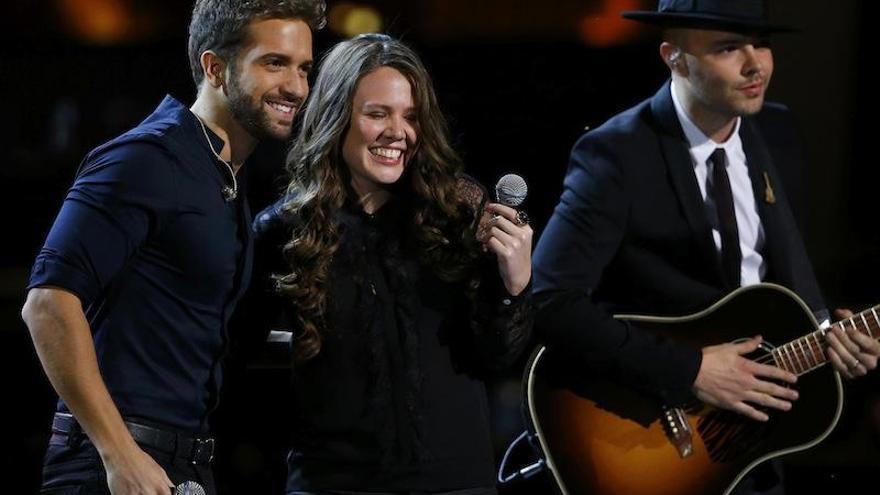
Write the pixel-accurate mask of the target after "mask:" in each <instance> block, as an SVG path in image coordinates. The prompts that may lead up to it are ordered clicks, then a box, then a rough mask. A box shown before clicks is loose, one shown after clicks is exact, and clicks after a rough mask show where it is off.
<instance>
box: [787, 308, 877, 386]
mask: <svg viewBox="0 0 880 495" xmlns="http://www.w3.org/2000/svg"><path fill="white" fill-rule="evenodd" d="M878 313H880V305H877V306H874V307H872V308H869V309H866V310H864V311H862V312H861V313H859V314H857V315H853V316H852V317H851V318H847V319H845V320H840V321H838V322H837V323H834V324H833V325H831V327H838V328H840V329H842V330H843V331H845V332H859V333H861V334H864V335H867V336H868V337H871V338H872V339H877V338H880V316H878ZM830 330H831V328H823V329H819V330H816V331H815V332H813V333H809V334H807V335H804V336H803V337H801V338H798V339H795V340H792V341H791V342H788V343H787V344H785V345H781V346H779V347H777V348H775V349H773V352H772V353H771V355H772V356H773V360H774V361H775V364H776V366H778V367H780V368H782V369H784V370H788V371H790V372H792V373H794V374H796V375H803V374H804V373H807V372H810V371H812V370H814V369H816V368H819V367H821V366H822V365H824V364H825V363H827V362H828V354H827V353H826V352H825V348H826V347H827V345H826V343H825V334H826V333H828V332H829V331H830Z"/></svg>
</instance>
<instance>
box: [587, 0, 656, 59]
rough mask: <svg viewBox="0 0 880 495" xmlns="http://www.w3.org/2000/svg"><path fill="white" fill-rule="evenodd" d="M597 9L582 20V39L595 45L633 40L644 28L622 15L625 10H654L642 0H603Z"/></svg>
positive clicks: (612, 44) (611, 44)
mask: <svg viewBox="0 0 880 495" xmlns="http://www.w3.org/2000/svg"><path fill="white" fill-rule="evenodd" d="M599 3H600V4H601V6H600V7H598V8H597V9H596V10H595V11H593V12H591V13H590V14H587V15H586V16H584V18H583V19H582V20H581V22H580V26H579V31H580V37H581V40H583V41H584V42H585V43H586V44H588V45H591V46H595V47H600V48H601V47H608V46H614V45H621V44H624V43H627V42H629V41H632V40H633V39H635V38H636V36H638V34H639V32H640V31H641V30H642V29H643V28H642V26H641V25H640V24H639V23H637V22H633V21H629V20H626V19H624V18H622V17H620V13H621V12H623V11H624V10H653V7H646V5H645V4H646V3H648V2H644V1H641V0H602V1H601V2H599Z"/></svg>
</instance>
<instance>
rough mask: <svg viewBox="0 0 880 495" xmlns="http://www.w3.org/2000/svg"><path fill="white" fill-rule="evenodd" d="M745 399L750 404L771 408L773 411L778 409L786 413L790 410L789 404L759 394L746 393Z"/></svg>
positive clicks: (770, 396)
mask: <svg viewBox="0 0 880 495" xmlns="http://www.w3.org/2000/svg"><path fill="white" fill-rule="evenodd" d="M745 399H746V400H747V401H749V402H751V403H752V404H757V405H759V406H764V407H771V408H773V409H779V410H780V411H788V410H790V409H791V402H789V401H787V400H782V399H779V398H776V397H773V396H772V395H768V394H762V393H761V392H755V391H751V392H747V393H746V397H745Z"/></svg>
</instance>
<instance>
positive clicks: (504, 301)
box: [501, 297, 513, 306]
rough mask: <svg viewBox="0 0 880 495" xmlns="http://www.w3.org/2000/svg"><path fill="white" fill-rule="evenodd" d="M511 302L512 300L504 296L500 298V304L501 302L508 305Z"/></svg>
mask: <svg viewBox="0 0 880 495" xmlns="http://www.w3.org/2000/svg"><path fill="white" fill-rule="evenodd" d="M512 302H513V301H511V300H510V299H509V298H506V297H505V298H504V299H502V300H501V304H503V305H505V306H510V305H511V303H512Z"/></svg>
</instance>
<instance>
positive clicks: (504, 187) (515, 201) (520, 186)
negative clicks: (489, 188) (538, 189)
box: [495, 174, 529, 206]
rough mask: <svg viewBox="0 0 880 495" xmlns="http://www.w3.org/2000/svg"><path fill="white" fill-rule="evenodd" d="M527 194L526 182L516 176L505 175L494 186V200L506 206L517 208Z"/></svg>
mask: <svg viewBox="0 0 880 495" xmlns="http://www.w3.org/2000/svg"><path fill="white" fill-rule="evenodd" d="M528 193H529V186H527V185H526V181H525V180H524V179H523V178H522V177H520V176H518V175H516V174H507V175H505V176H504V177H502V178H500V179H498V183H497V184H495V199H496V200H497V201H498V202H499V203H501V204H503V205H506V206H519V205H520V204H521V203H522V202H523V201H525V199H526V195H527V194H528Z"/></svg>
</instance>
